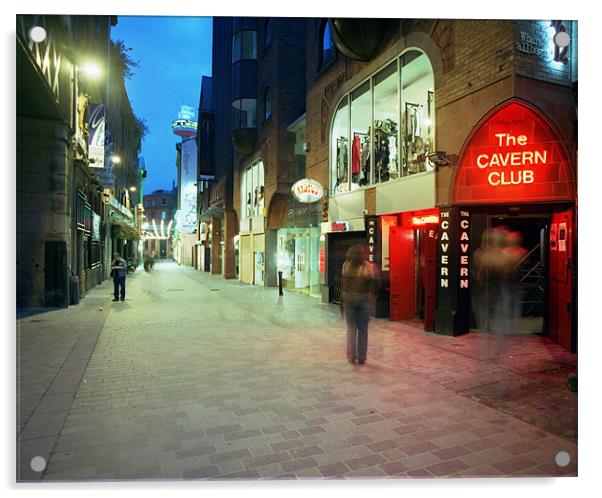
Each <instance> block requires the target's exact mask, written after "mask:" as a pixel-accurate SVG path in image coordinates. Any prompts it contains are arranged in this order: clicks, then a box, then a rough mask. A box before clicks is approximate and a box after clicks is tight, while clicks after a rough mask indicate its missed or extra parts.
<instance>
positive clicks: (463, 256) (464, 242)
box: [460, 211, 470, 289]
mask: <svg viewBox="0 0 602 498" xmlns="http://www.w3.org/2000/svg"><path fill="white" fill-rule="evenodd" d="M469 255H470V214H469V213H468V212H467V211H460V289H468V270H469V268H470V262H469V257H470V256H469Z"/></svg>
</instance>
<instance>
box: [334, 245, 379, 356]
mask: <svg viewBox="0 0 602 498" xmlns="http://www.w3.org/2000/svg"><path fill="white" fill-rule="evenodd" d="M376 282H377V279H376V274H375V269H374V265H373V264H372V263H370V262H369V261H368V249H367V248H366V246H365V245H356V246H353V247H351V248H349V250H348V251H347V255H346V259H345V263H343V272H342V284H343V286H342V287H343V288H342V290H343V314H344V316H345V321H346V322H347V360H348V361H349V362H350V363H353V362H355V360H357V361H358V363H360V364H362V363H365V361H366V353H367V351H368V320H369V317H370V304H371V301H372V298H373V296H374V295H375V293H376Z"/></svg>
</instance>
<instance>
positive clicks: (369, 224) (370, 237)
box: [366, 216, 378, 263]
mask: <svg viewBox="0 0 602 498" xmlns="http://www.w3.org/2000/svg"><path fill="white" fill-rule="evenodd" d="M377 221H378V220H377V218H376V217H374V216H372V217H370V218H366V241H367V243H368V261H370V262H371V263H374V250H375V248H376V223H377Z"/></svg>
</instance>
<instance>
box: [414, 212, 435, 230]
mask: <svg viewBox="0 0 602 498" xmlns="http://www.w3.org/2000/svg"><path fill="white" fill-rule="evenodd" d="M433 223H435V224H436V223H439V216H437V215H436V214H431V215H427V216H412V225H414V226H415V227H423V226H424V225H430V224H433Z"/></svg>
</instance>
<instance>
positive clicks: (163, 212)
mask: <svg viewBox="0 0 602 498" xmlns="http://www.w3.org/2000/svg"><path fill="white" fill-rule="evenodd" d="M165 216H166V213H165V211H161V219H162V220H164V219H165Z"/></svg>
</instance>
